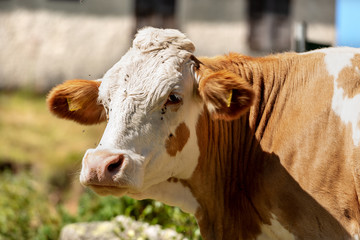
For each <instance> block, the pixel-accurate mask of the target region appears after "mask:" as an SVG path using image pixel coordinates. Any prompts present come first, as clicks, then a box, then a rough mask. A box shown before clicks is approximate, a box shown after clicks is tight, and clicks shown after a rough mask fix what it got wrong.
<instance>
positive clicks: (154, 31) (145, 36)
mask: <svg viewBox="0 0 360 240" xmlns="http://www.w3.org/2000/svg"><path fill="white" fill-rule="evenodd" d="M170 47H175V48H177V49H179V50H185V51H188V52H190V53H193V52H194V51H195V46H194V44H193V43H192V42H191V41H190V39H188V38H187V37H186V36H185V35H184V34H183V33H181V32H180V31H178V30H176V29H159V28H153V27H145V28H143V29H141V30H139V32H138V33H137V34H136V37H135V39H134V41H133V48H135V49H139V50H140V51H141V52H151V51H156V50H161V49H166V48H170Z"/></svg>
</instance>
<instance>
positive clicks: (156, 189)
mask: <svg viewBox="0 0 360 240" xmlns="http://www.w3.org/2000/svg"><path fill="white" fill-rule="evenodd" d="M128 195H129V196H130V197H132V198H135V199H138V200H141V199H145V198H151V199H155V200H157V201H160V202H163V203H166V204H168V205H170V206H177V207H179V208H181V210H183V211H184V212H187V213H190V214H195V213H196V210H197V209H198V207H199V203H198V202H197V201H196V199H195V198H194V196H193V194H192V193H191V191H190V189H189V188H187V187H185V186H184V185H183V184H182V183H180V182H168V181H165V182H161V183H159V184H156V185H153V186H151V187H150V188H148V189H146V190H145V191H143V192H139V193H136V192H134V193H132V192H129V193H128Z"/></svg>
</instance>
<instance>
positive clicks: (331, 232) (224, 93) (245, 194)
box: [47, 27, 360, 240]
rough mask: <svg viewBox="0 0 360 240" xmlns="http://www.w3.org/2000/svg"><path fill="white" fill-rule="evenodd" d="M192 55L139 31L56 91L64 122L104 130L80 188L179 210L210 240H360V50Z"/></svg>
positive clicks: (50, 100)
mask: <svg viewBox="0 0 360 240" xmlns="http://www.w3.org/2000/svg"><path fill="white" fill-rule="evenodd" d="M194 50H195V47H194V44H193V43H192V42H191V40H189V39H188V38H187V37H186V36H185V35H184V34H183V33H181V32H180V31H178V30H174V29H156V28H151V27H147V28H144V29H141V30H140V31H139V32H138V33H137V35H136V37H135V39H134V41H133V44H132V47H131V48H130V49H129V50H128V52H127V53H126V54H125V55H124V56H123V57H122V58H121V59H120V61H119V62H118V63H116V64H115V65H114V66H113V67H112V68H111V69H110V70H108V71H107V72H106V73H105V75H104V76H103V77H102V78H101V79H98V80H93V81H91V80H81V79H75V80H70V81H66V82H65V83H63V84H61V85H59V86H56V87H54V88H53V89H52V90H51V92H50V93H49V95H48V97H47V104H48V107H49V109H50V111H51V112H52V113H54V114H55V115H57V116H58V117H60V118H65V119H70V120H74V121H76V122H78V123H81V124H96V123H100V122H104V121H107V125H106V128H105V131H104V134H103V137H102V138H101V141H100V143H99V145H98V146H97V147H96V148H95V149H89V150H87V152H86V153H85V155H84V157H83V160H82V169H81V174H80V182H81V183H82V184H83V185H84V186H88V187H90V188H91V189H93V190H94V191H95V192H96V193H98V194H100V195H109V194H110V195H115V196H123V195H128V196H130V197H132V198H134V199H145V198H150V199H155V200H158V201H162V202H164V203H166V204H169V205H172V206H178V207H180V208H181V209H182V210H183V211H185V212H187V213H190V214H193V215H195V217H196V219H197V222H198V225H199V227H200V231H201V235H202V236H203V238H204V239H207V240H214V239H226V240H227V239H359V232H360V229H359V222H360V208H359V193H360V147H359V144H360V69H359V68H360V50H359V49H355V48H348V47H338V48H327V49H320V50H315V51H310V52H306V53H302V54H298V53H291V52H289V53H280V54H273V55H269V56H265V57H250V56H244V55H241V54H238V53H229V54H227V55H221V56H216V57H195V56H194Z"/></svg>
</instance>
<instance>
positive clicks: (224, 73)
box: [199, 70, 255, 120]
mask: <svg viewBox="0 0 360 240" xmlns="http://www.w3.org/2000/svg"><path fill="white" fill-rule="evenodd" d="M201 75H202V76H201V78H200V82H199V93H200V96H201V98H202V99H203V101H204V103H205V105H206V107H207V109H208V110H209V112H210V114H211V115H212V116H213V117H214V118H217V119H225V120H234V119H237V118H239V117H240V116H241V115H242V114H243V113H245V112H246V111H247V110H248V109H249V108H250V106H251V105H252V104H253V101H254V95H255V94H254V91H253V89H252V87H251V85H250V84H249V83H248V82H247V81H245V80H244V79H243V78H241V77H240V76H238V75H236V74H235V73H233V72H230V71H228V70H220V71H216V72H214V71H212V70H207V71H203V72H202V74H201Z"/></svg>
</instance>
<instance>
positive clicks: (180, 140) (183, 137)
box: [165, 123, 190, 157]
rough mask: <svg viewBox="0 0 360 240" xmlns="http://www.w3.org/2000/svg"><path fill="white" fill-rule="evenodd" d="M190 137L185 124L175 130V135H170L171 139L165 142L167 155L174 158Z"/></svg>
mask: <svg viewBox="0 0 360 240" xmlns="http://www.w3.org/2000/svg"><path fill="white" fill-rule="evenodd" d="M189 137H190V130H189V128H188V127H187V126H186V124H185V123H180V125H179V126H178V127H177V128H176V130H175V135H173V134H170V136H169V138H168V139H167V140H166V142H165V147H166V151H167V153H168V154H169V155H170V156H172V157H174V156H175V155H176V153H177V152H180V151H181V150H182V149H183V148H184V146H185V144H186V143H187V141H188V139H189Z"/></svg>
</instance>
